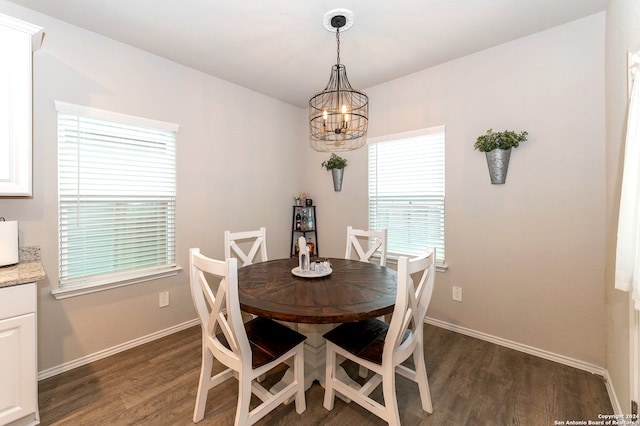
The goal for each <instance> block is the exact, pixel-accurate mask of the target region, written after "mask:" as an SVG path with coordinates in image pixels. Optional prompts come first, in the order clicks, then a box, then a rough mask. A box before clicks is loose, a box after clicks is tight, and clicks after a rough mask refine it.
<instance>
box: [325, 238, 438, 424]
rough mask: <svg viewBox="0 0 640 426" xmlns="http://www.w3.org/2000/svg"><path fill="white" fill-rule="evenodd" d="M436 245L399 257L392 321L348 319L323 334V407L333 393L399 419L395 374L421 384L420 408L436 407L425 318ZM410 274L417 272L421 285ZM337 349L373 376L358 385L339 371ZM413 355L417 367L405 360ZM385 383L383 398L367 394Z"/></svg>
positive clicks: (329, 405)
mask: <svg viewBox="0 0 640 426" xmlns="http://www.w3.org/2000/svg"><path fill="white" fill-rule="evenodd" d="M435 272H436V271H435V249H432V248H429V249H428V250H427V253H426V254H424V255H422V256H420V257H417V258H415V259H411V260H409V259H408V258H407V257H404V256H403V257H399V258H398V288H397V295H396V303H395V307H394V310H393V314H392V317H391V322H390V323H389V324H387V323H385V322H384V321H381V320H379V319H377V318H372V319H368V320H363V321H359V322H353V323H344V324H341V325H339V326H338V327H336V328H334V329H333V330H331V331H329V332H328V333H326V334H325V335H324V338H325V339H326V342H327V364H326V373H325V374H326V375H325V392H324V407H325V408H326V409H327V410H332V409H333V405H334V399H335V393H336V392H338V393H340V394H342V395H343V396H345V397H346V398H348V399H350V400H352V401H354V402H356V403H357V404H359V405H361V406H362V407H364V408H365V409H367V410H369V411H370V412H372V413H373V414H375V415H376V416H378V417H380V418H381V419H383V420H385V421H386V422H387V423H389V424H390V425H400V415H399V412H398V401H397V395H396V380H395V374H396V373H398V374H400V375H402V376H404V377H406V378H408V379H411V380H413V381H414V382H416V383H417V384H418V390H419V392H420V401H421V404H422V409H423V410H424V411H426V412H428V413H431V412H432V411H433V406H432V404H431V394H430V392H429V382H428V379H427V371H426V368H425V361H424V349H423V326H424V324H423V321H424V317H425V314H426V312H427V308H428V307H429V301H430V300H431V294H432V292H433V286H434V280H435ZM412 275H416V276H419V281H418V283H417V285H414V282H413V281H412ZM336 355H341V356H343V357H345V358H347V359H350V360H352V361H353V362H355V363H357V364H359V365H361V366H364V367H366V368H367V369H368V370H370V371H373V372H374V374H373V375H372V377H371V378H370V379H369V380H368V381H367V382H366V383H365V384H363V385H362V386H361V387H360V388H357V389H354V388H353V387H351V386H348V385H347V384H346V383H344V382H342V381H341V380H340V379H339V378H338V375H337V374H336V367H337V365H336ZM411 355H413V363H414V366H415V367H414V369H413V370H412V369H410V368H408V367H406V366H404V365H401V364H402V362H404V361H405V360H406V359H408V358H409V357H410V356H411ZM380 384H382V394H383V399H384V404H380V403H379V402H377V401H375V400H374V399H372V398H371V397H370V396H369V395H370V394H371V392H372V391H373V390H374V389H376V388H377V387H378V386H379V385H380Z"/></svg>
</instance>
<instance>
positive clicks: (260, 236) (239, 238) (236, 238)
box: [224, 227, 268, 266]
mask: <svg viewBox="0 0 640 426" xmlns="http://www.w3.org/2000/svg"><path fill="white" fill-rule="evenodd" d="M251 242H253V244H252V245H251V246H250V247H249V249H248V250H247V251H245V250H243V247H245V246H247V245H248V244H249V243H251ZM240 245H242V247H240ZM258 250H260V260H261V261H262V262H264V261H265V260H268V258H267V228H265V227H262V228H260V229H258V230H257V231H242V232H231V231H224V257H225V259H228V258H230V257H232V256H234V257H237V258H238V259H240V260H241V261H242V266H247V265H251V264H253V263H254V262H255V260H256V255H257V254H258Z"/></svg>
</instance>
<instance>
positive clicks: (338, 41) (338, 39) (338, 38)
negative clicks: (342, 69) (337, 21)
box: [336, 28, 340, 65]
mask: <svg viewBox="0 0 640 426" xmlns="http://www.w3.org/2000/svg"><path fill="white" fill-rule="evenodd" d="M336 44H337V46H338V65H340V28H336Z"/></svg>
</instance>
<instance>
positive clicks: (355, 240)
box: [344, 226, 387, 266]
mask: <svg viewBox="0 0 640 426" xmlns="http://www.w3.org/2000/svg"><path fill="white" fill-rule="evenodd" d="M361 239H364V240H366V241H367V244H370V246H369V249H368V250H367V251H365V250H364V248H363V244H361ZM354 250H355V252H356V254H357V255H358V260H360V261H361V262H369V259H370V258H371V256H373V255H374V254H375V253H376V252H380V265H381V266H386V264H387V230H386V229H383V230H381V231H372V230H364V229H355V228H353V227H352V226H348V227H347V249H346V252H345V255H344V257H345V259H351V255H352V252H353V251H354Z"/></svg>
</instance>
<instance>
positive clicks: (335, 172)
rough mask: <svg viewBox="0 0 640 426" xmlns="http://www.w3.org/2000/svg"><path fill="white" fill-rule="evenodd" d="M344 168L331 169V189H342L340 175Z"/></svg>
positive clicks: (337, 190)
mask: <svg viewBox="0 0 640 426" xmlns="http://www.w3.org/2000/svg"><path fill="white" fill-rule="evenodd" d="M343 173H344V169H331V175H332V176H333V190H334V191H335V192H340V190H341V189H342V175H343Z"/></svg>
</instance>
